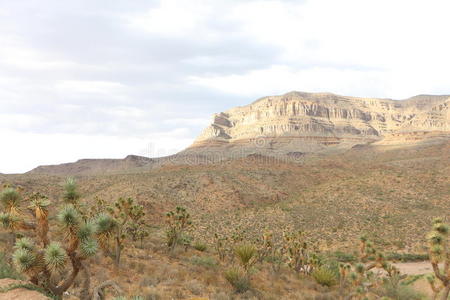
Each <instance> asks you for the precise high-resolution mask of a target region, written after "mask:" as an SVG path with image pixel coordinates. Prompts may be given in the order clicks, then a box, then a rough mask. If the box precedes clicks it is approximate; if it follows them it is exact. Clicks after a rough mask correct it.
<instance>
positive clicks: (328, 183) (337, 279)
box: [0, 148, 449, 300]
mask: <svg viewBox="0 0 450 300" xmlns="http://www.w3.org/2000/svg"><path fill="white" fill-rule="evenodd" d="M441 150H442V148H436V149H434V148H425V149H423V150H422V151H423V153H422V154H420V155H419V154H417V152H411V153H409V152H406V154H405V153H403V155H402V156H401V157H399V156H398V154H395V153H389V152H387V153H383V154H379V157H376V158H375V159H374V160H373V161H371V162H370V163H363V161H364V160H363V157H364V156H365V155H366V154H364V153H360V152H356V153H354V154H353V155H352V156H351V158H350V157H349V158H348V160H347V158H346V157H345V156H343V157H341V158H339V159H338V158H336V159H335V160H333V161H331V160H326V159H320V160H317V161H314V163H313V162H311V165H308V163H306V164H305V165H303V166H302V167H298V166H293V165H284V164H281V163H280V164H278V165H272V166H271V168H267V166H266V165H259V164H258V162H254V161H246V160H241V161H233V162H229V163H227V164H225V165H222V166H220V168H219V167H215V166H189V167H186V166H173V167H168V168H165V169H161V170H158V171H149V172H147V173H139V174H138V173H136V174H116V175H109V176H88V177H78V178H77V180H74V179H69V180H66V179H65V178H62V177H58V176H48V177H46V176H36V175H20V176H3V177H2V176H0V180H1V183H2V184H4V187H3V188H2V189H0V192H1V198H0V200H1V215H0V221H1V224H2V225H3V229H2V230H1V232H0V247H1V253H2V254H1V255H0V264H1V266H2V267H1V270H0V275H1V277H3V278H15V279H19V280H22V281H21V282H22V283H21V285H20V286H22V287H27V288H33V289H36V290H38V291H40V292H42V293H44V294H46V295H48V296H51V297H54V298H55V299H57V298H67V299H77V298H80V299H102V297H103V298H104V297H106V299H110V298H111V299H112V298H114V297H116V296H117V297H119V296H121V297H124V298H125V299H134V298H136V299H141V298H142V299H196V298H197V299H342V300H344V299H383V297H384V299H438V300H442V299H446V298H445V297H446V296H445V294H446V293H448V289H449V288H448V286H449V279H448V272H449V271H448V266H449V263H448V257H449V255H448V253H449V252H448V225H446V222H448V220H447V219H446V218H447V217H448V216H447V215H446V214H445V212H446V211H448V202H446V201H448V200H446V199H447V197H448V194H449V186H448V175H447V174H448V171H449V169H448V167H449V164H446V163H445V162H447V161H448V157H446V156H439V155H440V153H442V151H441ZM358 155H359V156H360V157H358ZM425 155H426V156H428V158H427V159H426V160H422V159H421V158H420V157H423V156H425ZM355 157H358V160H357V162H358V163H361V164H364V165H361V166H360V165H357V164H356V162H354V161H355V159H356V158H355ZM371 157H372V154H371ZM433 157H439V158H440V159H441V162H440V163H439V164H438V163H437V160H434V159H433ZM374 161H375V162H374ZM411 161H413V162H414V164H413V167H412V166H411ZM442 162H444V163H442ZM430 164H431V165H432V166H433V168H432V169H433V171H429V170H430ZM368 166H370V168H369V169H368ZM322 169H323V170H326V171H322ZM416 177H417V178H421V179H420V180H418V179H417V178H416ZM418 198H422V200H420V201H419V200H418ZM355 206H357V207H358V209H355ZM436 216H441V217H442V218H441V219H435V220H434V221H433V222H432V219H433V217H436ZM430 226H431V233H429V234H428V235H427V232H428V231H430ZM416 261H420V262H422V261H423V264H426V265H428V269H427V270H426V271H423V272H419V273H420V274H416V273H410V272H404V271H403V270H402V265H401V264H400V265H399V264H398V263H399V262H402V263H404V262H416ZM421 274H424V275H421ZM14 287H16V286H11V287H9V288H4V289H3V290H7V289H10V288H14ZM95 297H97V298H95ZM139 297H141V298H139Z"/></svg>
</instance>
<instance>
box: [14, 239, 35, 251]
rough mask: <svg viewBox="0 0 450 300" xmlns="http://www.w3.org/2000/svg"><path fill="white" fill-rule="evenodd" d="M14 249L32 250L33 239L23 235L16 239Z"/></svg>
mask: <svg viewBox="0 0 450 300" xmlns="http://www.w3.org/2000/svg"><path fill="white" fill-rule="evenodd" d="M14 247H15V248H16V249H23V250H28V251H33V250H34V243H33V241H32V240H31V239H30V238H28V237H23V238H21V239H19V240H17V241H16V244H15V246H14Z"/></svg>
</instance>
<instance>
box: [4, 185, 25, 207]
mask: <svg viewBox="0 0 450 300" xmlns="http://www.w3.org/2000/svg"><path fill="white" fill-rule="evenodd" d="M21 199H22V198H21V197H20V194H19V192H18V191H16V190H15V189H13V188H6V189H4V190H3V191H2V192H1V193H0V203H1V204H2V205H4V206H5V207H6V208H7V209H11V208H16V207H19V204H20V201H21Z"/></svg>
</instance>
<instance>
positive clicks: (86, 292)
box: [80, 263, 91, 300]
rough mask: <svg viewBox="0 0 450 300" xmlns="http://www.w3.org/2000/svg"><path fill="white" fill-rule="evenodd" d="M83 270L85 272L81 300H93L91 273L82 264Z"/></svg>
mask: <svg viewBox="0 0 450 300" xmlns="http://www.w3.org/2000/svg"><path fill="white" fill-rule="evenodd" d="M81 270H82V272H83V276H84V279H83V287H82V288H83V290H82V291H81V293H80V299H81V300H90V299H91V294H90V290H91V273H90V272H89V269H88V268H87V267H86V266H85V265H84V264H83V263H81Z"/></svg>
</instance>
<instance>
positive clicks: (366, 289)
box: [339, 236, 406, 299]
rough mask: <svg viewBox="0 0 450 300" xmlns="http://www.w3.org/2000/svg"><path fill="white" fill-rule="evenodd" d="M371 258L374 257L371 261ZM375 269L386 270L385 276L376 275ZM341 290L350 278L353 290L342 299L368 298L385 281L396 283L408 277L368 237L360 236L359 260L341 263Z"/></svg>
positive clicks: (341, 290)
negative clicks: (351, 263)
mask: <svg viewBox="0 0 450 300" xmlns="http://www.w3.org/2000/svg"><path fill="white" fill-rule="evenodd" d="M369 259H373V260H371V261H369ZM373 269H382V270H384V271H385V273H386V276H385V277H379V276H376V275H375V273H374V272H373V271H372V270H373ZM339 273H340V292H341V294H342V293H343V291H344V288H345V284H346V280H347V279H350V283H351V289H352V292H350V294H348V295H347V296H346V297H345V298H344V297H343V296H341V299H366V297H368V296H369V295H370V294H373V293H372V289H373V288H375V287H378V286H380V285H381V284H383V283H386V282H391V283H395V284H396V285H398V284H400V282H401V281H402V280H403V279H405V278H406V275H401V274H400V271H399V270H398V269H397V268H396V267H394V266H393V265H392V264H390V263H389V262H388V261H387V260H386V259H385V256H384V254H383V253H381V252H379V251H377V250H376V249H375V248H374V246H373V244H372V242H370V241H369V240H368V239H367V237H365V236H362V237H361V238H360V246H359V261H358V262H357V263H356V264H354V265H353V266H352V265H349V264H340V265H339Z"/></svg>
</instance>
